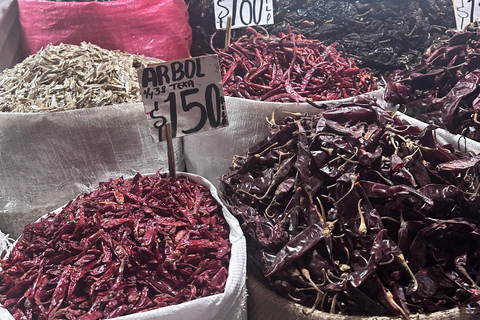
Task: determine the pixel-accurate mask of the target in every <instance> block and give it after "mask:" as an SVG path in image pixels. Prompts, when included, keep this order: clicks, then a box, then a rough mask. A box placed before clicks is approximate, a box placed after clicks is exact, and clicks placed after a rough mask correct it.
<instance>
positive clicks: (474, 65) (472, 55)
mask: <svg viewBox="0 0 480 320" xmlns="http://www.w3.org/2000/svg"><path fill="white" fill-rule="evenodd" d="M449 35H450V38H449V40H446V41H444V42H442V43H441V44H439V45H437V46H435V47H432V48H431V49H430V50H428V51H427V52H426V53H425V55H424V57H423V59H422V61H421V62H420V63H418V64H416V65H413V66H410V68H409V69H408V70H407V71H400V70H397V71H396V72H394V73H393V74H391V75H390V76H389V77H388V78H387V82H388V85H387V90H386V95H385V100H387V101H389V102H392V103H394V104H400V105H402V108H400V109H401V110H402V111H403V110H404V111H405V113H406V114H407V115H409V116H412V117H415V118H417V119H419V120H422V121H424V122H430V123H435V124H437V125H439V126H441V127H442V128H445V129H447V130H449V131H450V132H452V133H456V134H461V135H464V136H466V137H468V138H472V139H475V140H478V141H480V118H479V117H478V113H479V110H480V98H479V97H480V88H479V85H480V29H479V24H478V23H473V24H470V25H468V26H467V27H466V28H465V29H464V30H462V31H458V32H453V31H452V32H450V33H449Z"/></svg>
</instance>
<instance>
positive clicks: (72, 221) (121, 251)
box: [0, 173, 231, 320]
mask: <svg viewBox="0 0 480 320" xmlns="http://www.w3.org/2000/svg"><path fill="white" fill-rule="evenodd" d="M228 235H229V229H228V225H227V223H226V221H225V220H224V218H223V216H222V215H221V206H220V205H219V204H218V203H217V202H216V200H215V199H214V198H213V197H212V196H211V195H210V192H209V190H208V189H207V188H205V187H203V186H201V185H198V184H196V183H194V182H192V181H190V180H189V179H188V178H185V177H179V178H176V179H172V178H166V177H165V176H162V175H161V174H160V173H157V174H156V175H155V176H152V177H143V176H141V175H140V174H137V175H136V176H135V177H134V178H133V179H130V180H125V179H123V178H118V179H116V180H113V179H111V180H110V181H108V182H101V183H100V184H99V188H98V189H97V190H95V191H93V192H91V193H88V194H81V195H79V196H78V197H77V198H76V199H75V200H73V201H71V202H70V203H68V204H67V205H66V206H65V207H64V208H63V209H61V210H60V211H59V212H58V213H50V214H49V215H47V216H46V217H44V218H42V219H41V220H40V221H39V222H35V223H31V224H29V225H27V226H26V227H25V229H24V232H23V234H22V236H21V237H20V238H19V240H18V242H17V244H16V246H15V247H14V248H13V251H12V252H11V254H10V255H9V256H8V258H7V259H5V260H0V262H1V266H2V269H3V270H2V271H0V303H1V304H2V305H3V306H4V307H5V308H7V309H8V310H9V311H10V313H11V314H12V315H13V316H14V318H15V319H17V320H18V319H33V320H44V319H45V320H46V319H53V318H54V319H77V320H97V319H106V318H113V317H118V316H121V315H125V314H132V313H136V312H140V311H146V310H151V309H154V308H158V307H162V306H167V305H173V304H178V303H182V302H185V301H190V300H193V299H196V298H199V297H204V296H208V295H211V294H216V293H220V292H223V290H224V287H225V283H226V279H227V276H228V271H227V270H228V269H227V268H228V263H229V252H230V248H231V245H230V242H229V241H228Z"/></svg>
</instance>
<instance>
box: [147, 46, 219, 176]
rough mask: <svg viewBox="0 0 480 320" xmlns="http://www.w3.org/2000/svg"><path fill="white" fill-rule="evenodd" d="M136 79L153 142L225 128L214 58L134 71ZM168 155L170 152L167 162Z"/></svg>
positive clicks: (178, 62)
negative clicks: (136, 72)
mask: <svg viewBox="0 0 480 320" xmlns="http://www.w3.org/2000/svg"><path fill="white" fill-rule="evenodd" d="M138 79H139V83H140V90H141V91H142V100H143V105H144V108H145V112H146V115H147V122H148V127H149V130H150V133H151V135H152V137H153V139H154V140H155V141H164V140H167V137H168V133H169V132H170V131H171V137H172V138H176V137H181V136H184V135H187V134H193V133H198V132H203V131H207V130H211V129H217V128H221V127H225V126H227V125H228V118H227V112H226V110H225V98H224V96H223V86H222V77H221V75H220V67H219V63H218V57H217V56H216V55H208V56H202V57H196V58H189V59H183V60H175V61H168V62H164V63H160V64H155V65H151V66H149V67H147V68H144V69H139V70H138ZM167 123H170V125H171V130H168V131H167ZM167 132H168V133H167ZM169 149H170V148H169ZM172 149H173V148H172ZM170 153H172V155H170ZM170 156H172V157H173V150H172V152H170V151H169V162H170ZM174 163H175V161H173V164H174ZM170 171H172V170H170Z"/></svg>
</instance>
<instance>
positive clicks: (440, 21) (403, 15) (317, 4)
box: [186, 0, 455, 74]
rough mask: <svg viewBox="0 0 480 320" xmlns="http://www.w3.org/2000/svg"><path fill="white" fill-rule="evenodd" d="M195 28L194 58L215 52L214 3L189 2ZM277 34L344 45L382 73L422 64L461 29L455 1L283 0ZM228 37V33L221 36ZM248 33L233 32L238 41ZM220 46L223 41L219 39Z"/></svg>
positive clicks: (270, 29) (361, 61)
mask: <svg viewBox="0 0 480 320" xmlns="http://www.w3.org/2000/svg"><path fill="white" fill-rule="evenodd" d="M186 2H187V4H188V10H189V12H190V20H189V23H190V25H191V26H192V34H193V41H192V47H191V51H192V55H201V54H205V53H211V49H210V47H209V43H208V40H209V36H210V35H211V34H213V33H214V32H215V29H214V28H215V26H214V23H213V21H214V20H215V16H214V8H213V3H212V2H211V1H204V0H186ZM272 2H273V10H274V13H275V16H274V21H275V24H274V25H270V26H266V28H267V30H268V32H269V33H271V34H278V33H279V32H284V33H287V32H288V31H287V30H288V28H289V27H290V28H292V29H294V30H297V31H299V32H300V33H302V34H303V35H304V36H305V37H307V38H308V39H317V40H319V41H322V42H324V43H325V44H329V43H334V42H338V43H340V44H341V45H342V46H344V47H345V51H346V52H348V53H349V54H351V55H352V56H355V57H356V58H357V61H358V65H359V66H360V67H369V68H371V69H372V70H373V71H374V72H375V73H376V74H383V73H385V72H387V71H393V70H395V69H399V68H401V69H403V68H404V67H405V64H406V63H408V64H412V63H416V62H418V61H419V60H420V59H421V56H422V54H423V52H424V51H425V50H426V49H427V48H428V47H429V46H430V45H432V44H433V43H435V42H436V41H437V40H438V39H439V38H443V37H444V33H445V31H446V30H447V29H451V28H454V27H455V19H454V14H453V6H452V2H451V0H429V1H416V0H404V1H395V0H382V1H377V0H358V1H355V0H299V1H291V0H279V1H272ZM220 34H222V35H223V34H224V32H220ZM242 34H247V32H246V31H245V29H235V30H233V35H234V37H237V38H238V37H240V36H241V35H242ZM217 40H218V42H216V47H217V46H221V45H222V42H221V41H220V40H219V39H217Z"/></svg>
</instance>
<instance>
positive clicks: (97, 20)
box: [18, 0, 192, 60]
mask: <svg viewBox="0 0 480 320" xmlns="http://www.w3.org/2000/svg"><path fill="white" fill-rule="evenodd" d="M18 8H19V16H20V23H21V27H22V49H23V54H24V56H28V55H30V54H34V53H36V52H38V51H39V50H40V49H41V48H42V47H46V46H47V44H49V43H52V44H54V45H57V44H59V43H60V42H63V43H66V44H76V45H79V44H80V43H81V42H82V41H85V42H91V43H93V44H96V45H98V46H100V47H102V48H104V49H109V50H121V51H125V52H129V53H134V54H140V55H145V56H147V57H153V58H160V59H163V60H175V59H181V58H187V57H189V56H190V45H191V43H192V29H191V28H190V26H189V24H188V17H189V16H188V11H187V6H186V4H185V1H183V0H117V1H106V2H97V1H90V2H71V1H68V2H65V1H62V2H57V1H44V0H18Z"/></svg>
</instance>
